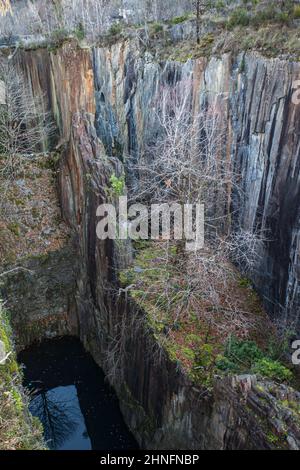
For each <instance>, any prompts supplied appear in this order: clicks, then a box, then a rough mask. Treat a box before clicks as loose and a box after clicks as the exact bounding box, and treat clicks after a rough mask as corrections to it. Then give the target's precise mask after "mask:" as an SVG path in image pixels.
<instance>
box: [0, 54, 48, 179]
mask: <svg viewBox="0 0 300 470" xmlns="http://www.w3.org/2000/svg"><path fill="white" fill-rule="evenodd" d="M0 81H1V86H2V90H3V93H2V95H3V97H4V100H3V101H2V104H0V158H1V173H2V174H3V173H4V174H5V175H6V176H7V175H9V176H13V175H14V173H15V171H16V170H18V168H20V165H21V164H22V161H23V159H24V158H27V157H28V156H30V155H31V154H32V153H34V152H40V151H42V150H44V146H45V144H46V143H47V139H48V138H49V136H50V135H51V133H52V132H53V125H52V123H51V119H50V116H49V114H48V113H47V112H46V111H45V110H44V106H43V99H42V97H33V95H32V93H31V90H30V88H29V87H28V86H27V85H26V84H25V81H24V79H23V77H22V75H21V74H20V73H19V72H18V71H17V69H16V68H15V67H14V66H13V65H12V64H10V63H8V64H2V66H1V69H0Z"/></svg>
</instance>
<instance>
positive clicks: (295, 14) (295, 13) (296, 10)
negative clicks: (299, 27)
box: [293, 5, 300, 19]
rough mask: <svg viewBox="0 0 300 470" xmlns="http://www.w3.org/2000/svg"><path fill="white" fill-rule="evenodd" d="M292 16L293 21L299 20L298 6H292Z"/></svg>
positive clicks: (299, 8)
mask: <svg viewBox="0 0 300 470" xmlns="http://www.w3.org/2000/svg"><path fill="white" fill-rule="evenodd" d="M293 16H294V18H295V19H300V5H295V6H294V12H293Z"/></svg>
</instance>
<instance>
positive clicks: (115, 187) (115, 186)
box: [109, 174, 125, 196]
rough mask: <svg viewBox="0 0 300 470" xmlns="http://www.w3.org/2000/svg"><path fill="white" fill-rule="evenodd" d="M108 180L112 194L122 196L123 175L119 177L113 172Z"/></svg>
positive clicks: (123, 187) (123, 186)
mask: <svg viewBox="0 0 300 470" xmlns="http://www.w3.org/2000/svg"><path fill="white" fill-rule="evenodd" d="M109 182H110V184H111V188H112V191H113V195H114V196H122V194H123V193H124V189H125V177H124V175H123V176H121V177H120V178H118V177H117V176H116V175H115V174H113V175H112V176H111V177H110V179H109Z"/></svg>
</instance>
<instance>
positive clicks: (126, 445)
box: [19, 338, 138, 450]
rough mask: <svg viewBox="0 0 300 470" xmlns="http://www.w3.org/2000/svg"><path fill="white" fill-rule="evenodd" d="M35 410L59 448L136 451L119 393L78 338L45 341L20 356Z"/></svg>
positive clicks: (53, 446) (50, 440) (49, 439)
mask: <svg viewBox="0 0 300 470" xmlns="http://www.w3.org/2000/svg"><path fill="white" fill-rule="evenodd" d="M19 362H20V363H22V364H23V365H24V385H25V386H26V387H27V388H28V389H29V390H30V392H31V397H32V398H31V403H30V411H31V413H32V414H33V415H34V416H37V417H38V418H39V419H40V420H41V422H42V424H43V426H44V434H45V438H46V441H47V443H48V446H49V447H50V448H51V449H56V450H91V449H93V450H119V449H120V450H124V449H137V448H138V446H137V443H136V442H135V440H134V438H133V436H132V435H131V433H130V432H129V430H128V428H127V427H126V425H125V423H124V421H123V418H122V415H121V412H120V409H119V404H118V399H117V397H116V395H115V393H114V391H113V390H112V389H111V388H110V387H109V385H108V384H107V383H106V382H105V378H104V374H103V372H102V371H101V369H100V368H99V367H98V366H97V364H96V363H95V362H94V360H93V359H92V357H91V356H90V355H89V354H88V353H86V351H85V350H84V349H83V347H82V345H81V343H80V342H79V340H77V339H75V338H62V339H59V340H49V341H44V342H43V343H42V344H40V345H36V346H33V347H31V348H28V349H26V350H25V351H23V352H22V353H21V354H19Z"/></svg>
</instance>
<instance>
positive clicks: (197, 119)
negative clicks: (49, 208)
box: [130, 79, 264, 336]
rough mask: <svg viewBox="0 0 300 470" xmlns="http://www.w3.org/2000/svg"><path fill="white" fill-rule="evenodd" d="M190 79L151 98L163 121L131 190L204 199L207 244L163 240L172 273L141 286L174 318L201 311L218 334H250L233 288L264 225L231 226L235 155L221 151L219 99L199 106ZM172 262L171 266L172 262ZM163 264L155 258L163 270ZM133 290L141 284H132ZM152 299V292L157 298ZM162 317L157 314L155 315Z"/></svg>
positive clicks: (187, 200) (143, 196)
mask: <svg viewBox="0 0 300 470" xmlns="http://www.w3.org/2000/svg"><path fill="white" fill-rule="evenodd" d="M192 89H193V87H192V83H191V81H190V79H187V80H185V81H180V82H178V83H177V85H176V86H175V87H174V86H164V87H162V88H161V89H160V90H159V92H158V97H157V100H156V101H155V103H154V109H155V110H156V111H155V113H156V119H157V120H158V124H159V129H160V130H159V132H158V138H157V140H156V141H155V142H153V143H152V144H148V145H147V146H146V147H145V151H144V154H143V155H142V157H141V161H139V162H138V163H136V162H133V163H132V167H133V168H134V169H135V171H136V172H137V173H138V178H137V179H136V180H134V182H133V184H132V188H131V192H130V196H131V198H132V199H133V200H137V201H139V202H149V203H151V204H153V203H160V204H161V203H169V204H170V203H179V204H180V205H183V204H196V203H203V204H204V205H205V212H206V216H205V224H206V245H205V248H204V249H202V250H198V251H197V252H192V253H188V252H184V253H183V251H182V249H180V246H181V247H182V241H181V243H180V241H179V243H178V242H177V241H176V242H175V246H176V256H175V257H174V256H173V257H172V256H170V247H169V246H168V242H166V243H165V251H164V254H163V255H161V256H160V257H161V261H162V262H161V269H162V270H165V269H166V267H167V271H166V272H167V273H168V272H169V273H172V274H171V275H170V276H169V277H167V278H164V282H162V278H161V277H160V276H158V277H157V281H155V280H152V281H151V285H150V286H145V285H143V286H141V287H140V290H141V296H142V297H144V299H145V301H146V303H147V304H148V303H149V300H151V302H152V303H153V302H154V303H157V313H158V315H160V312H161V306H160V302H163V305H164V308H165V310H166V311H168V312H172V315H173V320H174V323H176V322H177V321H180V320H181V319H182V317H184V316H186V315H189V313H190V312H196V313H197V315H198V316H199V317H201V316H202V318H203V316H204V317H205V321H206V322H207V323H208V324H209V325H211V326H212V328H214V330H215V331H218V332H219V334H220V335H225V334H232V333H235V332H237V331H238V333H239V334H240V335H244V336H247V334H248V332H249V330H250V329H251V328H254V327H255V319H253V316H251V314H250V313H251V312H249V311H248V310H247V306H246V305H245V304H243V302H240V298H239V297H238V296H237V297H236V296H235V295H233V293H234V290H235V288H234V285H237V284H238V281H239V277H240V274H239V272H238V271H237V269H236V268H235V267H234V266H233V264H232V263H231V261H233V262H234V263H235V264H236V265H238V266H239V267H240V268H241V269H242V270H243V272H245V273H247V274H248V273H249V272H250V271H252V270H253V269H254V268H255V265H256V264H257V262H258V256H259V253H260V251H261V245H262V243H263V242H264V240H263V239H262V237H261V234H260V233H255V232H252V231H247V230H243V229H241V230H239V231H236V232H235V233H233V234H231V233H230V224H231V218H232V213H231V207H228V200H229V198H228V193H229V192H231V191H232V189H233V188H234V189H235V191H240V188H239V187H238V186H237V183H236V181H238V180H239V179H238V178H237V175H235V174H234V172H233V169H232V167H231V164H230V162H228V160H226V159H225V158H224V152H223V149H224V148H225V142H226V137H225V130H224V128H223V124H222V119H221V109H220V108H219V106H218V102H217V100H216V101H215V104H212V105H210V106H207V105H206V103H205V101H204V102H203V103H202V105H201V108H202V109H200V110H198V111H196V109H195V108H196V106H195V105H194V102H193V95H192ZM168 267H169V268H168ZM159 269H160V268H159V266H158V265H157V264H156V265H155V271H156V272H158V271H157V270H159ZM131 288H132V289H133V290H136V289H139V286H136V285H134V286H131ZM153 299H155V300H153ZM158 321H159V318H158Z"/></svg>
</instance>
